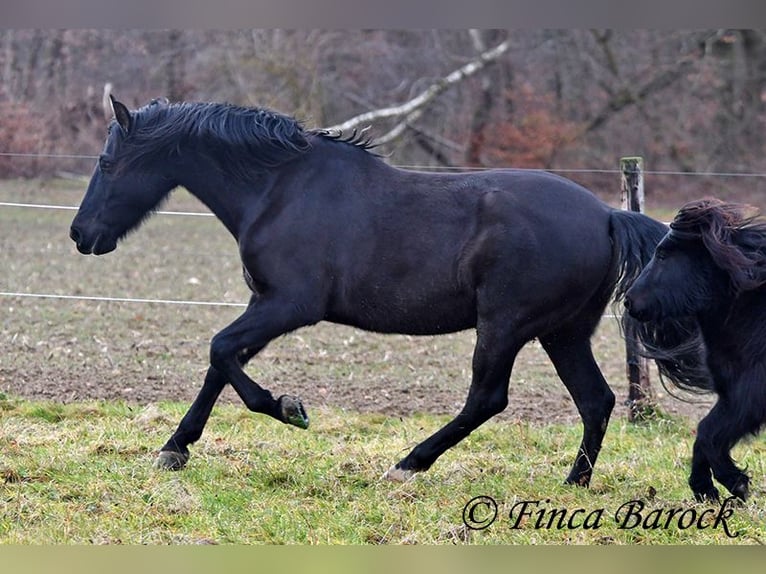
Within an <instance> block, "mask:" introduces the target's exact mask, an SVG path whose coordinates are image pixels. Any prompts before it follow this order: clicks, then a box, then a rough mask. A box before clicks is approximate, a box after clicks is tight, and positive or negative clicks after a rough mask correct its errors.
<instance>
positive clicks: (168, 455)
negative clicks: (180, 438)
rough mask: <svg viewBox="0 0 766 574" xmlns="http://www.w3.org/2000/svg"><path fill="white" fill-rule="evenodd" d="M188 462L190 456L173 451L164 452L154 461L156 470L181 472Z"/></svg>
mask: <svg viewBox="0 0 766 574" xmlns="http://www.w3.org/2000/svg"><path fill="white" fill-rule="evenodd" d="M188 461H189V455H188V454H182V453H180V452H176V451H173V450H163V451H160V453H159V454H158V455H157V458H156V459H154V468H158V469H160V470H181V469H182V468H183V467H185V466H186V463H187V462H188Z"/></svg>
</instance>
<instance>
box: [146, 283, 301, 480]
mask: <svg viewBox="0 0 766 574" xmlns="http://www.w3.org/2000/svg"><path fill="white" fill-rule="evenodd" d="M284 308H285V307H284V306H281V305H279V304H270V302H269V301H263V300H261V299H257V298H255V297H253V298H252V299H251V301H250V305H249V306H248V308H247V310H246V311H245V313H243V314H242V315H241V316H240V317H239V318H238V319H237V320H235V321H234V322H233V323H232V324H231V325H229V326H228V327H226V328H225V329H224V330H222V331H221V332H220V333H218V334H217V335H216V336H215V337H214V338H213V342H212V343H211V352H210V355H211V366H210V367H209V369H208V371H207V374H206V376H205V382H204V384H203V386H202V389H201V390H200V392H199V394H198V395H197V397H196V399H195V400H194V402H193V403H192V405H191V407H190V408H189V410H188V412H187V413H186V414H185V415H184V417H183V419H182V420H181V422H180V424H179V425H178V429H177V430H176V432H175V433H174V434H173V436H172V437H171V438H170V440H168V442H167V443H166V444H165V445H164V446H163V447H162V449H161V450H160V453H159V455H158V456H157V459H156V461H155V466H156V467H158V468H162V469H167V470H179V469H181V468H183V467H184V466H185V465H186V463H187V461H188V460H189V448H188V446H189V445H190V444H191V443H193V442H196V441H197V440H199V438H200V436H202V431H203V429H204V427H205V424H206V423H207V420H208V418H209V417H210V413H211V412H212V409H213V406H214V404H215V402H216V400H217V399H218V397H219V395H220V394H221V391H222V390H223V388H224V387H225V386H226V383H227V382H228V383H231V384H232V386H233V387H234V389H235V390H236V392H237V394H238V395H239V396H240V398H242V400H243V401H244V403H245V405H247V407H248V408H249V409H250V410H251V411H253V412H260V413H264V414H268V415H270V416H272V417H274V418H276V419H277V420H280V421H282V422H285V423H289V424H293V425H295V426H298V427H301V428H306V427H308V417H307V416H306V411H305V410H304V408H303V405H302V403H301V401H300V400H299V399H297V398H295V397H290V396H286V395H283V396H281V397H279V398H278V399H274V397H273V396H272V395H271V393H270V392H269V391H267V390H265V389H263V388H261V387H260V386H259V385H258V384H256V383H255V381H253V380H252V379H250V377H248V376H247V375H246V374H245V373H244V371H243V370H242V368H243V367H244V366H245V365H246V364H247V362H248V361H249V360H250V359H251V358H252V357H254V356H255V355H256V354H258V353H259V352H260V351H261V350H262V349H263V348H264V347H265V346H266V345H267V344H268V342H269V341H271V340H272V339H274V338H275V337H277V336H279V335H281V334H283V333H286V332H288V331H291V330H293V329H296V328H298V327H300V326H302V325H305V324H308V322H306V321H301V320H299V319H298V318H297V317H294V316H293V315H291V314H290V313H287V312H283V311H280V310H281V309H284ZM290 317H292V319H290Z"/></svg>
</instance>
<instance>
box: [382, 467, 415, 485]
mask: <svg viewBox="0 0 766 574" xmlns="http://www.w3.org/2000/svg"><path fill="white" fill-rule="evenodd" d="M414 476H415V471H414V470H405V469H403V468H399V467H397V466H395V465H394V466H392V467H391V468H389V469H388V470H387V471H386V472H385V473H383V477H382V478H383V480H390V481H391V482H409V481H410V480H412V479H413V478H414Z"/></svg>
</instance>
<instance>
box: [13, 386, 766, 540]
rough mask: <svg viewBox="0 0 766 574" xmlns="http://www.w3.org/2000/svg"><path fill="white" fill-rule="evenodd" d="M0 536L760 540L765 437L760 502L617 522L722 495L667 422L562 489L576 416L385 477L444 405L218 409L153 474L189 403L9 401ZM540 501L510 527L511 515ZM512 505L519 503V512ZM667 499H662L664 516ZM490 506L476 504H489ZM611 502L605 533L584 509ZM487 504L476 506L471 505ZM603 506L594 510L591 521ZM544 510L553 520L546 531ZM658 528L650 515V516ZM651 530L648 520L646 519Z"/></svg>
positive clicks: (493, 434) (760, 451)
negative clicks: (694, 465) (261, 411)
mask: <svg viewBox="0 0 766 574" xmlns="http://www.w3.org/2000/svg"><path fill="white" fill-rule="evenodd" d="M0 405H2V408H1V409H0V417H1V418H0V423H1V424H0V544H8V543H15V544H37V543H50V544H64V543H66V544H68V543H83V544H240V543H244V544H252V543H254V544H260V543H265V544H293V543H298V544H729V543H734V544H748V543H750V544H752V543H762V542H763V541H764V540H766V532H765V531H764V530H765V527H764V518H766V509H765V507H764V498H765V497H764V492H763V491H764V489H763V487H762V486H759V485H763V483H764V476H766V470H765V469H764V468H763V463H762V461H763V460H766V456H764V455H765V454H766V453H764V450H765V449H764V447H763V444H762V443H757V442H753V443H751V444H747V445H743V446H741V447H738V449H737V450H735V454H736V456H737V458H738V459H739V460H740V462H742V463H747V464H749V465H750V470H751V472H752V473H753V475H754V484H755V486H756V488H755V489H754V494H755V497H754V500H753V501H752V502H748V503H746V504H744V505H742V504H740V505H738V506H736V507H735V508H734V510H733V513H732V516H731V517H730V518H729V519H728V521H727V523H728V526H729V529H730V531H731V532H732V533H737V534H738V537H737V538H733V539H732V538H729V537H728V536H727V535H726V533H725V532H724V531H723V529H722V528H720V527H719V528H716V529H713V528H706V529H699V528H697V527H696V526H693V527H690V528H682V527H679V525H678V523H677V522H672V523H671V524H670V526H669V527H667V528H664V527H661V528H648V527H646V528H645V527H636V528H631V529H620V528H619V527H618V523H617V521H616V520H615V517H614V514H615V512H616V511H617V509H618V508H619V507H620V506H621V505H622V504H624V503H626V502H629V501H631V500H638V499H641V500H643V501H645V503H646V505H647V507H646V509H645V510H644V512H643V514H642V516H644V518H647V519H649V518H651V517H650V515H649V513H650V512H651V511H652V510H655V511H657V512H659V511H660V510H661V511H665V510H667V509H670V508H682V509H685V510H687V511H688V513H687V516H691V515H692V514H693V513H696V514H697V515H699V514H700V513H702V512H703V511H704V510H706V509H707V508H713V506H712V505H698V504H695V503H693V502H691V501H690V492H689V491H688V489H687V487H686V483H685V482H686V475H687V470H688V469H687V466H688V460H689V456H690V447H691V443H692V440H693V435H692V431H691V428H690V427H689V426H688V425H687V424H686V423H685V422H683V421H680V420H675V419H670V418H663V419H658V420H656V421H654V422H652V423H648V424H642V425H630V424H627V423H623V422H622V421H616V422H615V424H613V425H612V428H611V429H610V430H611V432H610V433H608V434H607V440H606V442H605V445H604V450H603V452H602V456H601V459H600V460H599V462H598V465H597V467H596V471H595V474H594V479H593V483H592V485H591V488H590V489H582V488H576V487H569V486H563V485H562V478H563V477H564V476H565V475H566V473H567V471H568V469H569V465H570V462H571V457H572V456H573V455H574V452H575V449H576V445H577V443H578V441H579V428H576V427H574V426H565V425H558V424H556V425H546V426H533V425H529V424H527V423H524V422H490V423H488V424H485V425H484V426H482V427H481V428H480V429H479V430H478V431H476V432H475V433H474V434H473V435H472V436H470V437H469V438H468V439H466V440H465V441H463V442H462V443H461V444H459V445H458V446H457V447H455V448H453V449H451V450H450V451H448V452H447V453H446V454H445V455H444V456H442V458H440V459H439V460H438V461H437V463H436V464H435V465H434V467H433V468H432V469H431V470H429V471H428V472H426V473H422V474H419V475H417V476H416V478H415V479H414V480H413V481H411V482H409V483H405V484H397V483H390V482H387V481H383V480H381V479H380V476H381V474H382V473H383V472H384V471H385V469H386V468H387V467H388V466H389V465H390V464H391V463H393V462H395V461H396V460H398V459H399V458H400V457H401V456H403V455H404V454H405V453H406V452H407V451H408V450H409V449H410V448H411V447H412V446H414V445H415V444H416V443H417V442H418V441H420V440H421V439H423V438H425V437H426V436H427V435H428V434H430V433H431V432H432V431H434V430H436V429H437V427H439V426H440V425H441V424H443V423H444V422H446V420H447V418H446V417H439V416H426V415H423V416H412V417H407V418H404V419H400V418H396V417H393V418H391V417H386V416H382V415H376V414H366V415H364V414H354V413H349V412H343V411H341V410H334V409H320V410H319V411H317V412H314V413H313V415H314V416H313V420H312V427H311V428H310V429H309V430H308V431H301V430H298V429H295V428H293V427H288V426H286V425H282V424H280V423H276V422H274V421H272V420H270V419H267V418H266V417H263V416H254V415H252V414H250V413H248V412H246V411H245V410H244V409H243V408H238V407H234V406H222V407H219V408H217V409H216V410H215V411H214V413H213V416H212V418H211V421H210V424H209V426H208V428H207V429H206V432H205V434H204V436H203V438H202V439H201V440H200V442H199V443H197V444H196V445H195V446H194V447H193V451H192V458H191V461H190V463H189V466H188V467H187V468H186V469H185V470H183V471H181V472H177V473H171V472H163V471H158V470H155V469H153V468H152V461H153V458H154V455H155V450H156V447H158V446H159V445H161V444H162V443H163V442H164V440H165V439H166V438H167V436H168V435H169V433H171V432H172V430H173V429H174V427H175V424H176V422H177V420H179V418H180V417H181V415H182V414H183V411H184V406H183V405H179V404H171V403H163V404H160V405H151V406H149V407H146V408H142V407H135V406H131V405H129V404H127V403H111V402H110V403H96V402H93V403H76V404H69V405H61V404H49V403H44V402H30V401H26V400H21V399H15V398H12V397H8V396H5V397H3V398H2V399H0ZM478 495H487V496H491V497H492V498H494V499H495V500H496V501H497V502H498V505H499V513H498V518H497V520H496V521H495V523H494V524H492V525H491V526H490V527H489V528H486V529H485V530H481V531H478V530H476V531H474V530H469V529H467V528H466V527H465V526H464V524H463V519H462V514H463V508H464V506H465V505H466V503H467V502H468V501H469V500H470V499H472V498H473V497H475V496H478ZM524 500H529V501H537V502H539V505H538V506H536V507H533V506H532V505H530V508H532V509H533V510H534V512H533V513H531V516H529V517H528V518H527V519H526V520H524V521H523V523H522V524H520V526H519V527H518V528H513V526H514V524H515V522H516V521H517V514H516V515H514V516H510V513H511V509H512V508H513V507H514V505H515V504H517V503H518V502H520V501H524ZM516 508H517V509H518V506H517V507H516ZM540 508H546V509H548V510H551V511H552V510H554V509H567V511H568V512H569V513H570V515H569V516H571V513H573V512H574V511H575V510H577V509H583V511H582V512H580V513H578V514H576V515H575V518H576V519H575V521H574V524H573V525H574V526H575V527H574V528H561V529H559V528H557V527H555V526H554V527H552V528H544V527H540V528H536V527H535V522H536V520H537V515H536V514H535V512H537V511H538V510H539V509H540ZM658 509H659V510H658ZM480 510H481V509H480ZM594 512H595V513H596V514H598V513H599V512H602V514H603V518H602V520H601V521H600V523H599V524H598V528H591V529H586V528H584V527H582V522H583V519H584V517H585V515H586V514H592V513H594ZM477 516H481V513H478V514H477ZM594 516H595V515H594ZM549 517H550V516H544V518H543V520H542V521H541V523H540V524H542V525H545V524H546V523H547V521H548V518H549ZM650 522H651V521H650ZM647 526H648V525H647Z"/></svg>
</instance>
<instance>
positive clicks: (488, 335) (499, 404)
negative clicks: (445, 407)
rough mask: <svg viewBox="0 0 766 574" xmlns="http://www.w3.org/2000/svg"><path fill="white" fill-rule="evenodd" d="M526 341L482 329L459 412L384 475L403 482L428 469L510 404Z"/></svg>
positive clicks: (481, 327)
mask: <svg viewBox="0 0 766 574" xmlns="http://www.w3.org/2000/svg"><path fill="white" fill-rule="evenodd" d="M524 342H525V341H522V340H519V339H518V338H514V337H512V336H510V335H509V334H508V332H507V329H494V328H492V327H490V326H480V327H479V328H478V329H477V342H476V347H475V349H474V358H473V378H472V382H471V387H470V389H469V391H468V398H467V399H466V402H465V405H464V406H463V409H462V410H461V411H460V413H459V414H458V415H457V416H456V417H455V418H454V419H453V420H452V421H450V422H449V423H447V425H446V426H444V427H443V428H441V429H440V430H438V431H437V432H436V433H434V434H433V435H431V436H430V437H429V438H427V439H426V440H424V441H423V442H421V443H420V444H418V445H417V446H416V447H415V448H414V449H413V450H412V451H411V452H410V453H409V454H408V455H407V456H406V457H405V458H403V459H402V460H401V461H399V462H398V463H397V464H396V465H394V466H392V467H391V468H390V469H389V470H388V471H386V473H385V474H384V475H383V478H385V479H387V480H392V481H397V482H404V481H406V480H409V479H410V478H412V477H413V476H414V475H415V473H417V472H421V471H425V470H428V468H430V467H431V465H432V464H433V463H434V462H435V461H436V459H437V458H439V456H441V455H442V454H443V453H444V452H445V451H447V450H448V449H449V448H451V447H452V446H454V445H456V444H457V443H458V442H460V441H461V440H463V439H464V438H465V437H467V436H468V435H469V434H471V432H473V431H474V430H476V429H477V428H478V427H479V426H480V425H481V424H482V423H484V422H485V421H487V420H488V419H490V418H491V417H493V416H494V415H496V414H498V413H500V412H502V411H503V410H504V409H505V407H506V406H507V405H508V383H509V379H510V376H511V369H512V367H513V362H514V359H515V358H516V354H517V353H518V352H519V350H520V349H521V347H522V346H523V345H524Z"/></svg>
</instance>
